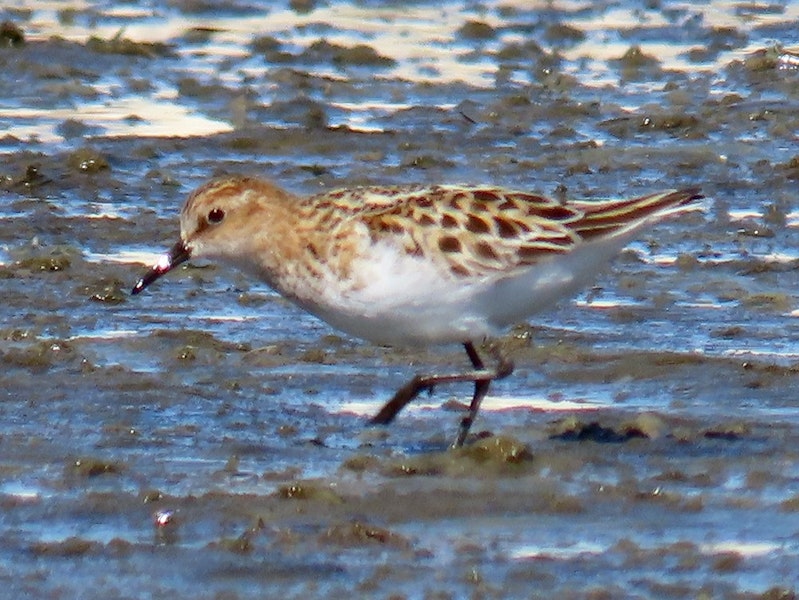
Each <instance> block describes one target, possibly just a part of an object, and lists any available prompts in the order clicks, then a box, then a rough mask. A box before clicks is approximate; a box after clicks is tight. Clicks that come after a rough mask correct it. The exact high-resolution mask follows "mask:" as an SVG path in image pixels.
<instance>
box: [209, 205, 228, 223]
mask: <svg viewBox="0 0 799 600" xmlns="http://www.w3.org/2000/svg"><path fill="white" fill-rule="evenodd" d="M224 218H225V211H224V210H222V209H221V208H212V209H211V210H210V211H209V212H208V222H209V223H221V222H222V219H224Z"/></svg>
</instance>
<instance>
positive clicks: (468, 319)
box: [133, 176, 701, 445]
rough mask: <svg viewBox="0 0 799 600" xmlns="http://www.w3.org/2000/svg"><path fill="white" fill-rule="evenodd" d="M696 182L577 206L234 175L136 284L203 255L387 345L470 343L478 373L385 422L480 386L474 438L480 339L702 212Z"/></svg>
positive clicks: (464, 192) (184, 218)
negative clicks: (639, 237)
mask: <svg viewBox="0 0 799 600" xmlns="http://www.w3.org/2000/svg"><path fill="white" fill-rule="evenodd" d="M700 197H701V196H700V195H699V194H698V192H697V190H693V189H688V190H681V191H673V190H672V191H667V192H662V193H658V194H651V195H648V196H643V197H640V198H633V199H629V200H610V201H599V202H584V201H573V202H567V203H561V202H557V201H555V200H552V199H549V198H545V197H542V196H538V195H535V194H529V193H526V192H520V191H513V190H505V189H502V188H497V187H486V186H457V185H434V186H422V185H407V186H394V187H360V188H352V189H342V190H334V191H330V192H326V193H322V194H317V195H314V196H310V197H306V198H299V197H297V196H294V195H292V194H290V193H288V192H286V191H284V190H282V189H280V188H278V187H277V186H275V185H274V184H272V183H270V182H267V181H263V180H260V179H255V178H249V177H239V176H230V177H222V178H219V179H215V180H212V181H210V182H208V183H206V184H205V185H203V186H201V187H200V188H198V189H197V190H196V191H194V192H193V193H192V194H191V195H190V196H189V198H188V199H187V201H186V204H185V205H184V207H183V210H182V211H181V216H180V224H181V239H180V241H179V242H178V243H177V244H175V246H174V247H173V248H172V249H171V250H170V252H169V253H168V254H167V255H165V256H164V257H163V258H162V259H161V260H160V261H159V262H158V264H156V265H155V266H154V267H153V268H152V270H151V271H150V272H149V273H148V274H147V275H145V276H144V277H143V278H142V279H141V280H140V281H139V282H138V283H137V284H136V286H135V287H134V289H133V293H134V294H135V293H138V292H140V291H141V290H142V289H144V288H145V287H146V286H147V285H149V284H150V283H152V282H153V281H155V280H156V279H158V278H159V277H160V276H161V275H163V274H164V273H166V272H168V271H169V270H170V269H172V268H174V267H175V266H176V265H177V264H180V263H181V262H183V261H185V260H187V259H188V258H189V257H190V256H203V257H208V258H217V259H219V260H221V261H224V262H227V263H229V264H233V265H235V266H237V267H239V268H241V269H243V270H245V271H247V272H250V273H253V274H254V275H255V276H257V277H259V278H260V279H262V280H263V281H265V282H266V283H268V284H269V285H270V286H271V287H273V288H274V289H275V290H277V291H278V292H280V293H281V294H282V295H284V296H286V297H287V298H289V299H291V300H293V301H294V302H296V303H297V304H298V305H300V306H302V307H303V308H305V309H306V310H308V311H309V312H311V313H313V314H315V315H317V316H318V317H320V318H322V319H324V320H325V321H327V322H328V323H330V324H331V325H333V326H334V327H337V328H338V329H341V330H342V331H345V332H347V333H350V334H352V335H355V336H358V337H362V338H364V339H367V340H371V341H373V342H376V343H380V344H423V345H427V344H436V343H447V342H460V343H463V344H464V346H465V348H466V351H467V354H468V355H469V359H470V361H471V362H472V365H473V367H474V371H470V372H468V373H457V374H453V375H443V376H442V375H438V376H426V377H421V376H417V377H416V378H414V379H413V380H412V381H411V382H409V384H408V385H406V386H404V387H403V388H402V389H401V390H400V391H399V392H397V394H396V395H395V396H394V398H392V400H391V401H389V402H388V403H387V404H386V405H385V406H384V407H383V409H382V410H381V411H380V413H379V414H378V415H377V417H375V419H374V422H378V423H387V422H389V421H391V420H392V419H393V418H394V416H395V415H396V413H397V412H398V411H399V410H401V408H402V407H403V406H405V405H406V404H407V403H408V402H410V401H411V400H412V399H413V398H414V397H415V396H416V395H417V394H418V393H419V391H421V390H423V389H430V388H432V386H433V385H435V384H436V383H441V382H450V381H473V382H474V383H475V393H474V397H473V399H472V403H471V408H470V412H469V415H468V416H467V417H465V418H464V419H463V421H462V423H461V429H460V432H459V435H458V438H457V440H456V444H457V445H460V444H461V443H462V442H463V440H464V439H465V437H466V434H467V432H468V430H469V427H470V425H471V422H472V420H473V419H474V416H475V415H476V413H477V410H478V408H479V405H480V401H481V400H482V398H483V396H484V395H485V393H486V391H487V389H488V384H489V382H490V381H491V380H492V379H495V378H499V377H503V376H505V375H507V374H509V373H510V372H511V370H512V365H511V364H510V363H509V362H507V361H505V360H504V359H501V358H500V359H499V366H498V367H497V369H494V370H488V369H486V368H485V367H484V365H483V362H482V360H481V359H480V357H479V355H478V354H477V352H476V351H475V349H474V345H473V342H474V341H475V340H479V339H481V338H482V337H484V336H486V335H490V334H494V333H497V332H499V331H501V330H502V329H503V328H506V327H508V326H509V325H512V324H514V323H517V322H519V321H521V320H523V319H525V318H527V317H528V316H529V315H531V314H533V313H535V312H537V311H539V310H542V309H546V308H548V307H550V306H551V305H552V304H553V303H554V302H556V301H557V300H559V299H561V298H562V297H565V296H568V295H570V294H572V293H573V292H575V291H576V290H578V289H579V288H581V287H582V286H584V285H585V284H587V283H588V282H590V281H591V279H592V278H593V277H594V276H595V275H596V273H597V271H599V270H600V269H601V268H602V267H603V266H605V264H607V263H608V262H609V261H610V260H611V258H612V257H613V256H614V255H615V254H616V253H617V252H618V251H619V250H620V249H621V248H622V247H623V246H624V245H625V244H626V243H627V242H628V241H629V240H630V239H632V237H633V235H634V234H635V233H636V232H637V231H638V230H639V229H641V228H642V227H645V226H647V225H649V224H652V223H655V222H657V221H659V220H661V219H663V218H665V217H666V216H668V215H671V214H675V213H679V212H682V211H684V210H690V209H692V208H693V206H692V205H691V203H692V202H693V201H694V200H696V199H698V198H700Z"/></svg>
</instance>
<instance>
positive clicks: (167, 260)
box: [130, 241, 191, 296]
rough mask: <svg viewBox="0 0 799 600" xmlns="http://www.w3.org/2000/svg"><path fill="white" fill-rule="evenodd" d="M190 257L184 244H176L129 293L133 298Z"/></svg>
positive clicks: (189, 252)
mask: <svg viewBox="0 0 799 600" xmlns="http://www.w3.org/2000/svg"><path fill="white" fill-rule="evenodd" d="M190 256H191V250H189V249H188V248H187V247H186V244H185V243H183V242H182V241H180V242H178V243H177V244H175V245H174V246H172V247H171V248H170V249H169V251H168V252H167V253H166V254H164V255H163V256H161V258H159V259H158V262H157V263H155V265H153V268H152V269H150V270H149V271H148V272H147V273H146V274H145V275H144V277H142V278H141V279H139V280H138V281H137V282H136V285H134V286H133V289H132V290H131V292H130V293H131V294H133V295H134V296H135V295H136V294H138V293H139V292H141V291H142V290H143V289H144V288H146V287H147V286H148V285H150V284H151V283H152V282H153V281H155V280H156V279H159V278H160V277H161V275H166V274H167V273H169V272H170V271H171V270H172V269H174V268H175V267H177V266H178V265H179V264H180V263H183V262H186V261H187V260H189V257H190Z"/></svg>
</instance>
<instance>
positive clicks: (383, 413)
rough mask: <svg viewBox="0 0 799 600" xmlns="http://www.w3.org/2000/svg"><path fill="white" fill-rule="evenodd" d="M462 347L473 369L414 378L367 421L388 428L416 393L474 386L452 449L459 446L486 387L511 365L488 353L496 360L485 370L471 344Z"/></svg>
mask: <svg viewBox="0 0 799 600" xmlns="http://www.w3.org/2000/svg"><path fill="white" fill-rule="evenodd" d="M463 347H464V348H465V349H466V354H467V355H468V356H469V360H470V361H471V363H472V366H473V367H474V369H473V370H472V371H467V372H465V373H450V374H446V375H416V376H415V377H414V378H413V379H411V380H410V381H409V382H408V383H406V384H405V385H404V386H402V387H401V388H400V389H399V390H398V391H397V393H396V394H394V397H393V398H391V400H389V401H388V402H386V403H385V404H384V405H383V408H381V409H380V412H378V413H377V414H376V415H375V416H374V417H373V418H372V420H371V423H373V424H376V425H388V424H389V423H391V421H393V420H394V417H396V416H397V414H398V413H399V412H400V411H401V410H402V409H403V408H405V406H406V405H407V404H409V403H410V402H411V401H412V400H413V399H414V398H416V396H418V395H419V393H420V392H422V391H424V390H431V389H432V388H433V387H434V386H436V385H438V384H439V383H457V382H460V381H472V382H474V395H473V396H472V401H471V403H470V404H469V414H468V415H467V416H465V417H464V418H463V419H462V420H461V424H460V428H459V430H458V436H457V438H456V439H455V442H454V444H453V446H462V445H463V442H464V440H465V439H466V435H467V434H468V433H469V429H470V428H471V426H472V423H473V422H474V419H475V417H476V416H477V411H478V410H480V403H481V402H482V401H483V398H485V395H486V393H487V392H488V387H489V386H490V385H491V382H492V381H493V380H494V379H502V378H503V377H507V376H508V375H510V374H511V373H512V372H513V363H512V362H510V361H509V360H507V359H506V358H505V357H503V356H502V355H501V354H500V353H499V351H498V350H497V349H494V350H492V353H493V354H494V357H495V358H496V360H497V366H496V368H495V369H486V367H485V365H484V364H483V361H482V359H481V358H480V355H479V354H478V353H477V350H475V348H474V344H472V342H464V344H463Z"/></svg>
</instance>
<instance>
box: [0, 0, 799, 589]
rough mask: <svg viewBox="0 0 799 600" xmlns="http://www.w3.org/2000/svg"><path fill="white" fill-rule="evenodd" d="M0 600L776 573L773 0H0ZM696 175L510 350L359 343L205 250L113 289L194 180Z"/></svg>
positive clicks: (589, 186) (781, 572) (781, 571)
mask: <svg viewBox="0 0 799 600" xmlns="http://www.w3.org/2000/svg"><path fill="white" fill-rule="evenodd" d="M0 20H2V21H4V23H3V25H2V26H1V27H0V67H2V70H3V73H4V76H3V77H2V78H0V99H2V101H0V130H2V131H3V133H2V134H1V135H0V152H2V163H0V196H1V197H2V199H3V202H2V206H0V290H2V292H1V293H0V297H1V298H2V303H0V312H1V313H2V320H0V527H1V528H2V535H0V582H2V584H3V586H4V590H5V592H4V593H7V594H9V597H11V596H13V597H50V598H73V597H90V596H92V595H93V596H97V597H121V598H152V597H165V596H170V597H191V598H249V597H253V598H255V597H258V598H263V597H278V596H280V597H287V598H299V597H328V598H333V597H342V596H344V595H349V596H351V595H353V594H355V595H358V596H362V597H377V598H463V597H471V598H530V597H558V598H620V597H634V598H685V597H702V598H768V599H772V598H773V599H777V598H780V599H782V598H792V597H794V596H795V594H796V591H797V581H799V566H797V565H799V456H798V455H797V453H798V452H799V450H797V449H798V448H799V416H798V415H799V413H798V412H797V395H796V391H795V390H796V387H797V383H799V348H797V343H796V339H797V333H799V328H798V327H797V325H796V316H797V312H796V311H797V306H796V293H795V290H796V289H798V287H799V286H798V284H799V270H798V269H797V266H798V265H799V253H797V251H796V248H797V242H799V228H798V227H797V225H798V224H799V217H797V214H799V213H797V212H796V203H797V180H799V149H798V148H799V146H797V135H798V132H799V116H797V115H799V110H798V109H799V106H797V104H798V103H799V58H797V54H795V53H794V52H792V50H791V46H790V45H791V44H795V43H796V39H795V32H796V30H797V27H798V26H799V11H797V7H796V6H794V5H792V4H790V3H784V4H780V3H778V4H773V5H762V4H735V5H732V4H728V3H724V2H710V3H707V4H703V5H701V6H698V5H697V6H694V5H690V4H685V3H670V2H662V3H654V4H652V5H648V7H647V8H646V9H641V8H640V7H639V6H638V5H633V4H627V3H621V4H615V5H605V4H602V3H569V4H563V5H562V6H561V5H560V3H553V4H547V5H546V6H543V5H542V6H541V7H537V8H529V7H528V4H527V3H524V2H507V3H498V4H496V5H495V4H493V3H485V4H482V5H481V4H468V5H463V4H461V3H443V4H442V3H436V4H431V3H425V2H417V3H414V4H413V6H412V7H408V6H407V5H406V4H405V3H385V4H379V3H378V4H371V3H367V4H362V3H356V4H348V3H337V2H290V3H288V4H286V5H274V6H271V5H270V6H269V7H265V6H261V5H260V4H258V3H246V2H243V3H233V4H230V5H228V7H227V8H226V9H225V10H224V11H219V9H216V10H214V9H213V8H212V7H211V6H210V5H206V4H203V3H192V2H173V3H169V4H166V5H163V6H157V7H154V8H153V7H150V8H147V9H141V8H138V7H137V6H136V5H132V4H114V3H97V4H88V5H87V4H80V5H75V6H74V7H71V6H70V5H69V3H67V4H66V5H64V6H62V5H61V4H53V5H52V6H51V5H50V4H49V3H33V2H29V3H26V2H20V3H17V5H16V6H15V7H13V8H4V9H2V10H0ZM226 172H243V173H249V174H257V175H261V176H265V177H269V178H271V179H273V180H275V181H277V182H279V183H280V184H281V185H283V186H285V187H286V188H288V189H290V190H292V191H295V192H297V193H313V192H315V191H318V190H321V189H327V188H330V187H334V186H344V185H347V186H348V185H359V184H385V183H416V182H422V183H425V182H430V183H439V182H450V183H453V182H463V183H496V184H501V185H505V186H509V187H517V188H521V189H526V190H535V191H537V192H541V193H546V194H552V195H556V196H559V197H576V198H591V197H612V196H627V195H630V196H631V195H635V194H643V193H647V192H652V191H657V190H660V189H667V188H679V187H694V186H699V187H701V189H702V191H703V193H704V194H705V195H706V196H707V197H708V200H707V201H706V203H705V207H704V210H703V211H700V212H694V213H691V214H687V215H684V216H682V217H680V218H678V219H675V220H673V221H670V222H668V223H664V224H662V225H659V226H658V227H657V228H655V229H654V230H652V231H648V232H645V233H643V234H642V235H641V236H640V239H639V240H638V241H637V242H635V243H633V244H631V246H630V247H629V248H628V249H626V250H625V251H624V252H623V253H622V254H621V255H620V256H619V258H618V259H617V260H616V261H615V262H614V264H613V265H612V266H611V267H610V268H609V269H608V271H607V272H605V273H600V274H598V275H597V280H596V283H595V284H594V285H593V286H592V287H590V288H589V289H587V290H585V291H584V292H583V293H582V294H581V295H579V296H578V297H576V298H574V299H567V300H564V301H563V302H562V303H560V304H559V305H558V306H555V307H553V308H552V310H551V311H548V312H547V313H545V314H541V315H539V316H538V317H537V318H535V319H533V320H531V322H530V323H528V324H520V325H519V326H518V327H516V328H514V329H513V330H512V331H510V332H508V334H507V335H506V336H504V337H503V338H501V339H499V340H494V343H499V344H501V345H502V346H503V347H504V348H505V349H506V350H507V351H508V353H509V354H510V355H512V356H513V358H514V360H515V363H516V367H517V369H516V373H515V374H514V375H513V376H512V377H510V378H508V379H505V380H503V381H501V382H498V383H497V384H496V385H495V386H494V387H493V388H492V391H491V394H490V395H489V397H488V398H487V399H486V401H485V402H484V405H483V410H482V412H481V414H480V416H479V418H478V420H477V422H476V424H475V426H474V428H473V435H472V436H471V437H470V438H469V440H468V443H467V445H466V446H465V447H464V448H462V449H458V450H450V449H448V445H449V443H450V442H451V441H452V439H453V438H454V436H455V432H456V427H457V424H458V421H459V418H460V416H461V414H462V410H463V408H464V407H465V403H466V402H467V401H468V394H469V392H470V390H469V386H443V387H441V388H440V389H436V390H435V392H434V393H433V394H431V395H430V396H424V397H422V398H420V399H419V401H418V402H415V403H414V404H413V405H412V406H410V407H409V408H408V409H407V410H405V411H403V412H402V413H401V414H400V415H399V417H398V418H397V420H396V421H395V422H394V423H393V424H392V425H391V426H389V427H385V428H383V427H370V426H369V425H368V417H369V416H370V415H372V414H374V413H375V412H376V411H377V410H378V409H379V407H380V406H381V405H382V403H383V402H384V401H385V400H386V399H387V398H389V397H390V396H391V394H392V393H393V392H394V391H395V390H396V389H397V388H398V387H399V386H400V385H402V384H403V383H404V382H405V381H406V380H407V379H409V378H410V377H411V376H412V375H413V374H414V373H416V372H418V371H421V372H430V371H439V370H445V369H451V368H453V367H460V366H462V363H463V357H462V356H461V355H462V351H461V349H460V348H458V347H445V348H427V349H402V348H400V349H391V348H378V347H373V346H370V345H368V344H365V343H363V342H360V341H358V340H354V339H349V338H347V337H346V336H344V335H342V334H340V333H338V332H335V331H333V330H331V329H330V328H328V327H327V326H326V325H325V324H323V323H320V322H319V321H317V320H315V319H314V318H312V317H310V316H308V315H306V314H304V313H302V312H300V311H299V310H298V309H296V308H294V307H293V306H291V305H290V304H289V303H288V302H286V301H285V300H283V299H282V298H280V297H279V296H277V295H275V294H274V293H273V292H271V291H270V290H269V289H268V288H266V287H265V286H263V285H262V284H260V283H258V282H256V281H253V280H251V279H249V278H247V277H245V276H244V275H242V274H240V273H237V272H234V271H230V270H227V269H224V268H220V267H218V266H215V265H209V264H204V263H190V264H187V265H186V266H185V267H182V268H180V269H177V270H176V271H175V272H173V273H170V274H169V275H168V276H167V277H165V278H164V279H162V280H160V281H159V282H158V283H157V284H155V285H153V286H152V288H151V289H148V291H147V293H145V294H142V295H140V296H137V297H131V296H130V295H129V290H130V288H131V287H132V285H133V283H134V282H135V280H136V279H137V278H138V277H139V276H140V275H141V273H142V271H143V269H144V268H145V267H146V266H147V265H149V264H150V263H151V262H152V261H153V260H155V258H156V257H157V255H158V253H160V252H161V251H163V250H165V249H166V248H167V247H168V246H169V245H170V244H171V243H172V242H173V241H174V240H175V239H176V236H177V233H178V222H177V218H178V211H179V208H180V206H181V204H182V202H183V199H184V198H185V196H186V194H187V193H188V192H189V191H190V190H191V189H193V188H194V187H196V186H197V185H199V184H201V183H202V182H203V181H205V180H206V179H208V178H209V177H211V176H213V175H216V174H220V173H226Z"/></svg>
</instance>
